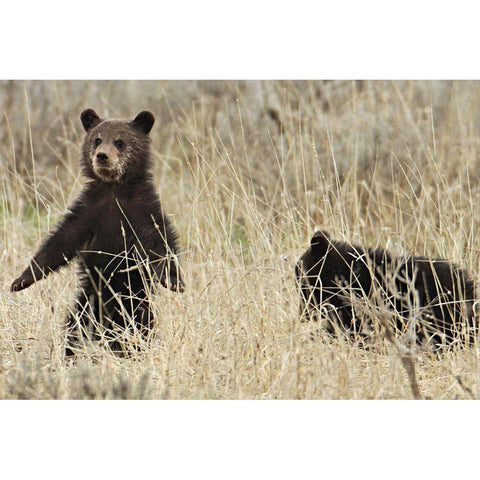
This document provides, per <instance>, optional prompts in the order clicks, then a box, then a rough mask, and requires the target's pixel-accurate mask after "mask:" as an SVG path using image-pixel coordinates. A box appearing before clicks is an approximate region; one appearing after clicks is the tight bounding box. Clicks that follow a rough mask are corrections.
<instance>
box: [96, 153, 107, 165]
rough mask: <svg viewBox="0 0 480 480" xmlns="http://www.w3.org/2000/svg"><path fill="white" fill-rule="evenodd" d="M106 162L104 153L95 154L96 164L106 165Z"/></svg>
mask: <svg viewBox="0 0 480 480" xmlns="http://www.w3.org/2000/svg"><path fill="white" fill-rule="evenodd" d="M107 160H108V155H107V154H106V153H103V152H99V153H97V161H98V163H106V161H107Z"/></svg>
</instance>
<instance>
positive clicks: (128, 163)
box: [80, 109, 155, 183]
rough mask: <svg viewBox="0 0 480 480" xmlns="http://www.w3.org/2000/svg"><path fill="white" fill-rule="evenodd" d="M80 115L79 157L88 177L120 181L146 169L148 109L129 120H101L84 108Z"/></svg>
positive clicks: (147, 155)
mask: <svg viewBox="0 0 480 480" xmlns="http://www.w3.org/2000/svg"><path fill="white" fill-rule="evenodd" d="M80 118H81V121H82V125H83V128H84V129H85V131H86V136H85V141H84V144H83V158H82V161H83V166H84V169H85V173H86V175H87V176H88V177H91V178H96V179H100V180H102V181H103V182H109V183H112V182H120V183H121V182H123V181H125V180H128V179H131V178H135V177H139V176H142V175H145V174H146V173H147V172H148V170H149V168H150V137H149V135H148V134H149V133H150V130H151V129H152V126H153V123H154V122H155V117H154V116H153V114H152V113H150V112H146V111H144V112H140V113H139V114H138V115H137V116H136V117H135V118H134V119H133V120H132V121H125V120H115V119H111V120H109V119H107V120H104V119H102V118H100V117H99V116H98V115H97V113H96V112H95V111H94V110H92V109H88V110H84V111H83V112H82V115H81V117H80Z"/></svg>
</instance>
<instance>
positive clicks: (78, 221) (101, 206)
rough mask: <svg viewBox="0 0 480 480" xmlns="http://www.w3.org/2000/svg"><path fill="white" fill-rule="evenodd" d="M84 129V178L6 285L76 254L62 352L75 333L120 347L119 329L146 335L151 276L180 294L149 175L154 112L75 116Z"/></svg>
mask: <svg viewBox="0 0 480 480" xmlns="http://www.w3.org/2000/svg"><path fill="white" fill-rule="evenodd" d="M81 120H82V124H83V126H84V128H85V131H86V136H85V141H84V144H83V149H82V168H83V172H84V174H85V177H86V178H87V183H86V185H85V187H84V189H83V191H82V192H81V194H80V196H79V197H78V198H77V200H76V201H75V203H74V204H73V205H72V206H71V208H70V210H69V212H68V213H67V214H66V215H65V216H64V217H63V219H62V220H61V222H60V223H59V224H58V225H57V227H56V228H55V229H54V231H53V232H52V233H51V234H50V236H49V237H47V239H46V240H45V241H44V242H43V244H42V245H41V247H40V249H39V250H38V252H37V253H36V254H35V256H34V258H33V260H32V261H31V262H30V265H29V266H28V267H27V268H26V269H25V271H24V272H23V273H22V274H21V275H20V277H19V278H17V279H16V280H15V281H14V282H13V284H12V287H11V289H12V291H19V290H22V289H24V288H27V287H29V286H30V285H31V284H32V283H34V282H35V281H37V280H40V279H42V278H45V277H46V276H47V275H48V274H49V273H51V272H53V271H55V270H57V269H58V268H60V267H62V266H64V265H66V264H67V263H68V262H69V261H70V260H72V259H74V258H76V259H77V260H78V265H79V278H80V282H81V289H80V292H79V295H78V297H77V301H76V304H75V313H72V314H71V315H70V316H69V317H68V319H67V324H68V335H67V348H66V354H67V355H73V354H74V352H75V349H76V347H77V346H78V344H79V343H80V340H81V339H82V338H83V339H85V338H87V337H88V338H90V339H93V340H100V339H102V340H104V343H106V344H108V345H109V346H110V348H111V349H112V350H113V351H116V352H120V351H122V350H124V344H123V343H122V342H121V341H120V336H121V335H122V332H125V331H127V332H130V333H139V334H140V337H143V338H145V337H147V336H148V334H149V332H150V329H151V326H152V320H153V318H152V314H151V308H150V302H149V298H150V289H151V287H152V282H153V280H155V279H156V280H159V281H160V282H161V283H162V285H163V286H165V287H168V288H171V289H172V290H176V291H183V289H184V283H183V280H182V278H181V274H180V269H179V265H178V261H177V256H176V255H177V253H178V246H177V243H178V242H177V234H176V232H175V230H174V228H173V226H172V225H171V223H170V221H169V220H168V218H167V217H166V216H165V215H164V214H163V211H162V208H161V205H160V200H159V198H158V195H157V193H156V191H155V186H154V184H153V177H152V174H151V172H150V167H151V161H152V160H151V153H150V138H149V136H148V133H149V132H150V130H151V128H152V125H153V122H154V117H153V115H152V114H151V113H150V112H141V113H140V114H138V115H137V117H135V119H134V120H133V121H123V120H102V119H101V118H100V117H99V116H98V115H97V114H96V113H95V112H94V111H93V110H91V109H89V110H85V111H84V112H83V113H82V115H81Z"/></svg>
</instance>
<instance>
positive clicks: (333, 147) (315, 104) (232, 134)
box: [0, 81, 480, 399]
mask: <svg viewBox="0 0 480 480" xmlns="http://www.w3.org/2000/svg"><path fill="white" fill-rule="evenodd" d="M479 95H480V84H479V83H478V82H414V81H403V82H383V81H378V82H371V81H366V82H348V81H332V82H313V81H312V82H233V81H227V82H173V81H169V82H133V81H132V82H72V81H68V82H66V81H65V82H64V81H57V82H2V84H1V87H0V102H2V105H3V111H4V112H5V115H4V116H3V118H2V129H1V135H2V138H1V150H0V180H1V197H0V202H1V203H0V233H1V236H0V254H1V258H2V264H3V265H4V268H3V269H2V274H1V279H0V281H1V285H2V289H1V294H0V322H1V323H0V358H1V363H0V369H1V371H2V375H1V376H0V398H62V399H69V398H110V399H112V398H176V399H184V398H196V399H207V398H218V399H278V398H287V399H297V398H298V399H307V398H308V399H339V398H342V399H360V398H362V399H385V398H389V399H408V398H412V388H413V395H414V396H416V397H420V396H421V397H424V398H435V399H443V398H449V399H453V398H478V397H479V396H480V383H479V380H480V379H479V377H478V373H477V372H478V371H479V369H478V353H477V350H476V349H474V348H470V349H466V350H462V351H457V352H449V353H447V354H446V355H445V356H444V357H442V358H435V357H433V356H430V355H428V354H420V355H418V356H415V358H413V359H409V360H407V363H405V358H404V357H402V355H401V354H399V350H398V348H395V346H394V345H391V344H389V343H388V342H387V341H386V340H385V339H380V340H379V341H381V342H383V344H384V346H383V348H382V350H381V352H379V353H375V352H372V351H368V350H365V349H360V348H356V347H354V346H351V345H349V344H348V343H347V342H346V341H345V340H344V339H342V338H339V339H338V340H335V341H328V340H327V338H325V337H324V336H323V335H321V334H320V335H316V336H315V338H314V340H312V332H313V331H314V330H315V328H316V326H315V325H312V324H308V323H300V322H299V320H298V294H297V292H296V290H295V285H294V280H293V265H294V263H295V261H296V259H297V258H298V256H299V255H300V253H301V252H302V251H303V249H304V248H305V247H306V245H307V244H308V240H309V237H310V235H311V233H312V231H313V229H314V227H315V226H320V227H322V228H323V229H326V230H328V231H329V232H331V234H332V235H333V236H335V237H336V238H339V239H346V240H349V241H352V242H354V243H359V244H368V245H372V246H383V247H388V248H389V249H391V250H392V251H393V252H396V253H402V252H404V251H413V252H415V253H418V254H426V255H429V256H441V257H446V258H449V259H452V260H454V261H456V262H458V263H460V264H462V265H465V266H466V267H468V268H469V269H470V270H472V272H474V273H476V272H478V270H479V269H478V266H479V260H480V257H479V240H478V238H479V235H478V228H479V220H480V215H479V212H480V209H479V208H478V203H479V201H480V199H479V193H480V188H479V182H478V177H479V174H478V172H479V171H480V170H479V168H478V162H479V158H480V151H479V150H480V135H479V134H478V133H477V132H479V131H480V109H479V108H478V104H479V101H478V100H479V98H478V97H479ZM86 107H92V108H95V109H96V110H97V111H98V112H99V113H100V114H103V115H104V116H115V117H132V118H133V116H134V115H135V114H136V113H138V112H139V111H140V110H142V109H149V110H151V111H152V112H154V113H155V115H156V117H157V123H156V124H155V126H154V129H153V131H152V134H151V135H152V138H153V145H154V153H155V159H156V165H155V175H156V179H157V183H158V185H159V190H160V192H161V196H162V199H163V205H164V208H165V210H166V211H167V212H168V213H170V214H171V215H172V220H173V222H174V224H175V225H176V227H177V229H178V231H179V232H180V236H181V244H182V245H183V249H184V250H183V256H182V259H181V261H182V265H183V268H184V270H185V274H186V275H185V277H186V283H187V291H186V292H185V293H184V294H182V295H177V294H174V293H171V292H167V291H166V290H165V289H160V290H159V292H158V295H157V296H156V297H155V309H156V317H157V319H158V321H157V326H156V334H157V336H156V340H155V341H154V343H153V345H152V347H151V348H150V349H149V350H148V351H146V352H145V353H143V354H141V355H139V356H138V358H136V359H133V360H126V359H119V358H115V357H112V356H110V355H108V354H107V353H106V352H103V351H101V350H98V349H97V350H95V349H94V347H92V349H91V350H89V351H87V355H85V357H84V358H82V359H80V360H79V361H78V363H77V364H76V365H74V366H69V365H66V364H65V363H64V362H63V361H62V352H63V350H62V342H63V336H62V324H63V319H64V316H65V313H66V311H67V309H68V308H69V306H70V305H71V303H72V301H73V295H74V290H75V274H74V268H69V269H65V270H63V271H62V272H60V273H58V274H55V275H52V276H51V277H49V278H48V279H47V280H45V281H41V282H39V283H37V284H35V285H33V286H32V287H30V288H29V289H28V290H26V291H24V292H20V293H17V294H11V293H10V292H9V291H8V289H9V285H10V283H11V281H12V280H13V279H14V278H16V276H18V274H19V273H20V272H21V271H22V270H23V268H25V266H26V264H27V261H28V260H29V258H30V257H31V255H32V254H33V253H34V251H35V249H36V247H37V246H38V244H39V242H40V240H41V239H42V238H43V237H44V236H45V235H46V233H47V232H48V230H49V228H50V227H51V226H52V225H53V224H54V223H55V222H56V221H57V220H58V219H59V218H60V216H61V215H62V213H63V212H64V210H65V208H66V207H67V206H68V204H69V203H70V202H71V201H72V199H73V198H75V195H76V194H77V193H78V192H79V191H80V188H81V184H82V179H81V177H80V175H79V165H78V158H79V152H80V148H79V147H80V142H81V140H82V136H83V133H82V130H81V125H80V121H79V114H80V112H81V110H82V109H83V108H86ZM93 350H95V351H93ZM409 362H410V363H409ZM404 366H407V367H408V368H409V369H411V368H414V371H413V374H415V375H414V377H413V378H414V379H415V383H416V385H415V384H412V371H411V370H410V371H409V375H407V372H406V370H405V368H404Z"/></svg>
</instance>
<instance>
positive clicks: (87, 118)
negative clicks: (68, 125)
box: [80, 108, 102, 132]
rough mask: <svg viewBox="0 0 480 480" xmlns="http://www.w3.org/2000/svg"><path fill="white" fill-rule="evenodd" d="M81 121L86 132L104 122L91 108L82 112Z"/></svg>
mask: <svg viewBox="0 0 480 480" xmlns="http://www.w3.org/2000/svg"><path fill="white" fill-rule="evenodd" d="M80 120H81V121H82V125H83V128H84V129H85V131H86V132H88V131H89V130H91V129H92V128H93V127H95V126H96V125H98V124H99V123H100V122H101V121H102V119H101V118H100V117H99V116H98V115H97V114H96V112H95V110H92V109H91V108H88V109H87V110H84V111H83V112H82V114H81V115H80Z"/></svg>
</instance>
